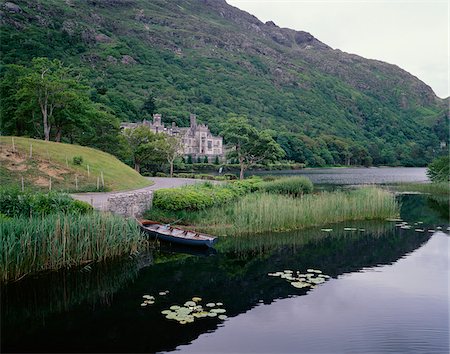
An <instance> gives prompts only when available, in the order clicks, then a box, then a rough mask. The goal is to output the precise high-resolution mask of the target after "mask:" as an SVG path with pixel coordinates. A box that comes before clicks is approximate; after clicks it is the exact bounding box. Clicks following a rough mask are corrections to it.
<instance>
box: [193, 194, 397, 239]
mask: <svg viewBox="0 0 450 354" xmlns="http://www.w3.org/2000/svg"><path fill="white" fill-rule="evenodd" d="M398 213H399V205H398V203H397V202H396V200H395V197H394V196H393V195H392V194H391V193H389V192H387V191H385V190H381V189H378V188H363V189H359V190H354V191H349V192H343V191H339V192H322V193H320V194H315V195H305V196H303V197H301V198H293V197H288V196H283V195H274V194H267V193H255V194H250V195H247V196H245V197H243V198H242V199H241V200H239V201H238V202H236V203H234V204H232V205H227V206H224V207H222V208H215V209H212V210H211V211H208V212H205V213H204V214H203V215H202V216H203V217H202V221H201V222H199V223H198V224H197V225H196V228H197V229H199V230H202V231H205V232H211V233H215V234H218V235H231V236H239V235H245V234H252V233H262V232H267V231H289V230H296V229H302V228H305V227H310V226H317V225H325V224H329V223H335V222H341V221H347V220H369V219H385V218H388V217H394V216H397V215H398Z"/></svg>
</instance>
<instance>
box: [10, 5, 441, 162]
mask: <svg viewBox="0 0 450 354" xmlns="http://www.w3.org/2000/svg"><path fill="white" fill-rule="evenodd" d="M2 11H3V13H2V15H1V21H2V34H3V35H2V41H1V45H2V47H1V50H2V53H3V55H2V64H8V63H28V62H29V60H30V59H31V58H32V57H35V56H49V57H52V58H53V57H54V58H58V59H62V60H64V61H65V62H66V63H70V64H73V65H74V66H77V67H79V68H81V70H83V72H84V76H85V77H86V79H87V80H88V81H89V83H90V85H91V86H92V87H93V90H92V99H93V100H96V101H99V102H103V103H105V104H107V105H108V106H110V107H111V108H112V109H113V110H114V112H115V114H116V115H118V116H119V117H120V118H121V119H122V120H138V119H142V118H143V116H142V114H141V113H140V111H139V109H140V107H141V106H142V103H143V102H144V100H145V99H146V97H147V95H148V92H149V91H151V92H152V93H153V95H154V96H155V97H156V103H157V106H158V111H159V112H160V113H162V114H163V117H164V120H165V121H166V122H171V121H172V120H174V121H175V122H177V124H178V125H181V126H182V125H187V124H188V113H189V112H193V113H197V115H198V116H199V120H200V121H203V122H206V123H208V124H209V125H210V127H211V128H212V130H213V132H215V133H217V132H218V131H219V123H220V121H222V120H223V119H225V118H226V116H227V115H229V114H241V115H246V116H248V118H249V119H250V120H251V121H252V123H253V124H254V125H256V126H258V127H260V128H269V129H273V130H274V135H275V137H276V138H277V140H278V141H279V142H280V144H282V146H283V148H284V149H285V150H286V152H287V155H288V158H290V159H294V160H297V161H300V162H303V161H306V162H307V163H309V164H310V165H323V164H333V163H341V164H344V163H349V162H350V163H352V164H357V163H370V161H371V160H373V162H374V163H376V164H405V165H421V164H425V163H426V162H428V161H429V160H430V159H431V158H432V157H433V156H434V155H435V154H436V153H438V152H439V151H440V150H439V142H440V141H442V140H447V139H448V138H447V132H448V120H447V118H446V104H445V102H444V101H443V100H441V99H439V98H438V97H436V95H435V94H434V93H433V91H432V90H431V88H430V87H428V86H427V85H426V84H424V83H423V82H421V81H420V80H419V79H417V78H415V77H414V76H412V75H411V74H409V73H407V72H406V71H404V70H402V69H400V68H398V67H397V66H395V65H390V64H387V63H383V62H380V61H376V60H368V59H364V58H362V57H359V56H357V55H352V54H347V53H344V52H341V51H339V50H334V49H332V48H330V47H329V46H327V45H326V44H324V43H322V42H320V41H319V40H318V39H316V38H314V37H313V36H312V35H311V34H309V33H306V32H302V31H294V30H291V29H285V28H279V27H277V26H276V25H275V24H274V23H273V22H267V23H262V22H261V21H259V20H258V19H257V18H256V17H254V16H252V15H250V14H248V13H246V12H243V11H241V10H239V9H237V8H234V7H232V6H230V5H228V4H227V3H226V2H225V1H223V0H215V1H213V0H175V1H167V0H152V1H148V0H87V1H81V0H65V1H58V0H39V1H32V0H21V1H18V0H16V1H15V2H14V3H11V2H8V3H6V4H3V6H2Z"/></svg>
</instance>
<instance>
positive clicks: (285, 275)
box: [268, 268, 330, 289]
mask: <svg viewBox="0 0 450 354" xmlns="http://www.w3.org/2000/svg"><path fill="white" fill-rule="evenodd" d="M268 275H269V276H271V277H280V278H281V279H286V280H287V281H288V282H290V284H291V285H292V286H293V287H294V288H297V289H303V288H311V289H314V288H315V287H316V286H317V285H319V284H322V283H325V281H326V279H329V278H330V276H329V275H326V274H322V271H321V270H319V269H311V268H310V269H307V270H306V273H301V272H300V271H295V272H294V271H292V270H284V271H282V272H275V273H269V274H268Z"/></svg>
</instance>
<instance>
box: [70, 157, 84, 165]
mask: <svg viewBox="0 0 450 354" xmlns="http://www.w3.org/2000/svg"><path fill="white" fill-rule="evenodd" d="M72 161H73V164H74V165H79V166H80V165H81V164H82V163H83V156H74V157H73V159H72Z"/></svg>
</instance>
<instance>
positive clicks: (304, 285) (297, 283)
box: [291, 281, 310, 289]
mask: <svg viewBox="0 0 450 354" xmlns="http://www.w3.org/2000/svg"><path fill="white" fill-rule="evenodd" d="M291 285H292V286H293V287H294V288H298V289H301V288H306V287H308V286H310V285H309V284H308V283H304V282H300V281H298V282H292V283H291Z"/></svg>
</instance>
